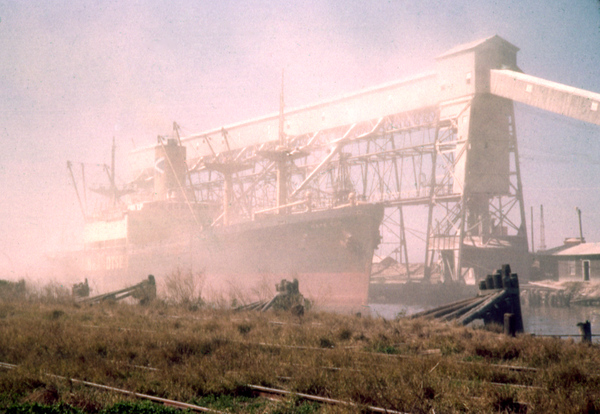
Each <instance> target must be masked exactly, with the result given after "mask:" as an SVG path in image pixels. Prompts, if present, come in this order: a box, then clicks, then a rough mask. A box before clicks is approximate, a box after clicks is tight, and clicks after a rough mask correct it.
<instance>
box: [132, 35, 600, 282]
mask: <svg viewBox="0 0 600 414" xmlns="http://www.w3.org/2000/svg"><path fill="white" fill-rule="evenodd" d="M517 51H518V48H517V47H515V46H514V45H512V44H510V43H509V42H507V41H506V40H504V39H502V38H500V37H499V36H493V37H490V38H487V39H484V40H480V41H477V42H473V43H470V44H467V45H461V46H458V47H456V48H454V49H452V50H450V51H448V52H446V53H444V54H442V55H441V56H438V57H437V59H436V71H435V72H432V73H426V74H423V75H420V76H416V77H413V78H410V79H406V80H402V81H397V82H392V83H389V84H385V85H380V86H377V87H373V88H370V89H367V90H362V91H359V92H356V93H352V94H348V95H346V96H343V97H340V98H338V99H334V100H330V101H326V102H321V103H318V104H313V105H308V106H305V107H301V108H296V109H289V110H284V107H283V98H282V102H281V107H280V112H279V113H277V114H273V115H269V116H265V117H262V118H259V119H255V120H250V121H245V122H241V123H238V124H232V125H228V126H225V127H222V128H217V129H213V130H208V131H204V132H201V133H198V134H193V135H190V136H187V137H183V138H181V139H180V140H181V143H182V144H183V145H185V146H186V147H187V154H188V156H187V158H188V160H187V162H188V169H189V174H188V183H187V184H188V187H189V188H190V189H191V190H193V191H191V193H192V194H193V196H194V197H195V198H196V199H197V200H200V201H205V202H215V203H217V202H221V200H225V202H224V203H223V207H222V209H223V211H222V214H221V215H220V216H219V218H218V219H217V220H216V221H215V222H214V223H213V224H212V225H213V226H221V225H228V224H230V223H232V222H235V221H238V220H251V219H254V218H255V217H256V216H257V215H261V214H277V213H279V214H282V213H291V212H294V211H295V210H297V209H306V208H315V209H317V208H334V207H335V206H336V205H339V204H343V203H346V202H347V200H348V197H350V198H351V199H354V198H355V199H356V200H358V202H370V203H383V204H384V205H385V207H386V213H385V219H384V222H383V225H382V226H383V228H382V231H381V233H382V235H383V240H382V243H381V246H380V249H379V250H380V251H379V253H380V256H392V257H393V258H394V259H395V260H396V261H397V262H399V263H401V265H402V267H403V268H404V269H405V270H404V271H405V273H406V275H407V276H408V277H410V276H417V275H411V267H410V266H409V264H410V262H411V261H418V262H422V263H424V266H423V269H424V270H422V271H421V272H420V273H421V274H420V275H419V276H421V277H424V278H425V279H427V278H430V277H431V275H432V273H434V272H438V273H439V274H440V275H441V276H442V277H443V278H444V279H446V280H465V279H471V280H473V279H475V280H476V278H478V277H479V276H480V275H485V274H487V273H490V272H492V271H493V270H494V269H496V268H498V267H499V266H500V265H501V264H503V263H511V266H512V267H513V269H515V270H516V271H517V272H518V273H520V274H522V275H526V274H527V270H528V242H527V231H526V222H525V210H524V203H523V188H522V184H521V173H520V167H519V154H518V147H517V137H516V130H515V116H514V107H513V100H516V101H520V102H524V103H526V104H530V105H533V106H537V107H540V108H543V109H546V110H550V111H553V112H557V113H561V114H563V115H566V116H572V117H575V118H577V119H581V120H584V121H588V122H593V123H596V124H599V125H600V112H599V111H598V105H599V102H600V94H596V93H592V92H587V91H583V90H579V89H575V88H571V87H567V86H564V85H559V84H556V83H553V82H548V81H545V80H542V79H539V78H535V77H533V76H529V75H525V74H523V73H521V71H520V70H519V68H518V67H517V62H516V55H517ZM282 96H283V95H282ZM174 129H175V132H176V134H177V136H178V129H177V126H176V125H175V128H174ZM178 138H179V136H178ZM153 156H154V153H153V150H152V149H149V148H146V149H140V150H136V151H134V152H133V153H132V154H131V157H130V161H131V166H132V172H133V174H134V176H135V177H136V178H137V181H138V182H140V181H142V180H143V179H144V177H147V176H149V175H150V173H149V171H151V170H152V169H153V167H154V165H153V164H154V158H153ZM282 171H285V174H282V173H281V172H282ZM307 200H308V202H307ZM307 206H308V207H307ZM409 239H410V242H409ZM415 252H416V253H415ZM415 255H416V256H420V257H422V259H416V260H415V259H414V257H415Z"/></svg>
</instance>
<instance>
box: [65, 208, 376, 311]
mask: <svg viewBox="0 0 600 414" xmlns="http://www.w3.org/2000/svg"><path fill="white" fill-rule="evenodd" d="M382 218H383V206H381V205H373V204H363V205H356V206H345V207H340V208H336V209H329V210H323V211H315V212H306V213H300V214H290V215H271V216H268V217H265V218H263V219H256V220H252V221H248V222H243V223H238V224H232V225H229V226H223V227H208V228H205V229H202V230H195V229H193V228H191V229H190V231H188V232H187V233H185V234H180V235H179V236H178V237H176V238H174V239H173V238H171V239H169V240H163V241H159V242H155V243H152V244H150V245H125V246H120V247H118V246H113V247H106V246H105V247H103V248H98V249H87V250H85V251H84V252H81V253H80V255H79V256H78V258H77V259H76V260H78V261H80V264H81V265H82V266H81V267H82V273H84V274H83V275H82V276H85V277H88V278H89V279H91V280H92V281H93V283H95V285H96V286H97V290H99V291H109V290H111V289H118V288H121V287H123V286H126V285H128V284H131V283H137V282H138V281H139V280H142V279H143V278H145V277H146V276H147V275H148V274H153V275H154V276H155V277H156V279H157V284H158V287H159V294H160V292H161V290H162V289H164V281H165V280H166V279H168V278H169V277H170V275H173V274H174V273H175V272H180V273H184V274H185V273H190V274H193V275H196V276H197V278H198V279H199V282H200V284H201V287H199V288H201V290H202V297H203V298H204V299H205V300H209V301H219V300H223V301H225V302H228V303H231V302H232V301H234V300H235V302H236V303H240V304H241V303H248V302H251V301H254V300H260V299H265V298H268V297H269V295H273V294H274V292H275V284H276V283H278V282H280V281H281V280H282V279H288V280H291V279H294V278H296V279H298V280H299V283H300V292H301V293H302V294H303V295H304V296H305V297H307V298H308V299H310V300H311V301H312V302H313V303H314V304H315V306H316V307H317V308H320V309H334V310H342V311H346V310H350V311H354V310H360V309H361V308H362V307H364V306H366V305H367V300H368V289H369V278H370V271H371V262H372V258H373V252H374V250H375V249H376V247H377V245H378V244H379V239H380V237H379V226H380V223H381V220H382ZM161 281H163V283H162V286H161ZM161 287H162V289H161Z"/></svg>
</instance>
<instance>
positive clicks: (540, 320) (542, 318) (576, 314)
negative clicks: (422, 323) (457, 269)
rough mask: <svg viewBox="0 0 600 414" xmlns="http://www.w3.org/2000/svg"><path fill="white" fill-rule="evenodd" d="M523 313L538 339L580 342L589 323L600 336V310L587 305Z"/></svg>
mask: <svg viewBox="0 0 600 414" xmlns="http://www.w3.org/2000/svg"><path fill="white" fill-rule="evenodd" d="M369 308H371V312H372V314H373V315H375V316H381V317H382V318H386V319H394V318H395V317H396V316H397V315H399V314H400V315H412V314H414V313H417V312H421V311H423V310H425V309H426V308H425V307H419V306H404V305H391V304H371V305H369ZM521 312H522V314H523V326H524V329H525V332H526V333H529V334H534V335H539V336H545V335H556V336H561V335H562V336H564V338H569V337H572V338H574V339H575V340H576V341H579V339H580V332H579V328H578V327H577V323H579V322H585V321H586V320H588V321H590V322H591V324H592V334H594V335H596V334H600V308H596V307H586V306H572V307H569V308H552V307H547V306H541V307H529V306H524V307H522V309H521ZM568 335H571V336H568ZM592 340H593V342H596V343H600V336H594V337H593V338H592Z"/></svg>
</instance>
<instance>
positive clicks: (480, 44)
mask: <svg viewBox="0 0 600 414" xmlns="http://www.w3.org/2000/svg"><path fill="white" fill-rule="evenodd" d="M489 47H504V48H508V49H512V50H513V51H514V53H516V52H518V51H519V48H518V47H516V46H515V45H513V44H512V43H510V42H508V41H507V40H504V39H503V38H501V37H500V36H498V35H494V36H490V37H487V38H485V39H480V40H476V41H474V42H469V43H465V44H462V45H458V46H455V47H453V48H452V49H450V50H448V51H447V52H444V53H442V54H441V55H439V56H437V57H436V59H442V58H446V57H448V56H452V55H456V54H459V53H464V52H467V51H470V50H474V49H485V48H489Z"/></svg>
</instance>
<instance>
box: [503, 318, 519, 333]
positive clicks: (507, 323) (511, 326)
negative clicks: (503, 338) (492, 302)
mask: <svg viewBox="0 0 600 414" xmlns="http://www.w3.org/2000/svg"><path fill="white" fill-rule="evenodd" d="M516 320H517V318H516V317H515V314H514V313H505V314H504V334H505V335H508V336H515V334H516V333H517V327H516V324H515V321H516Z"/></svg>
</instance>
